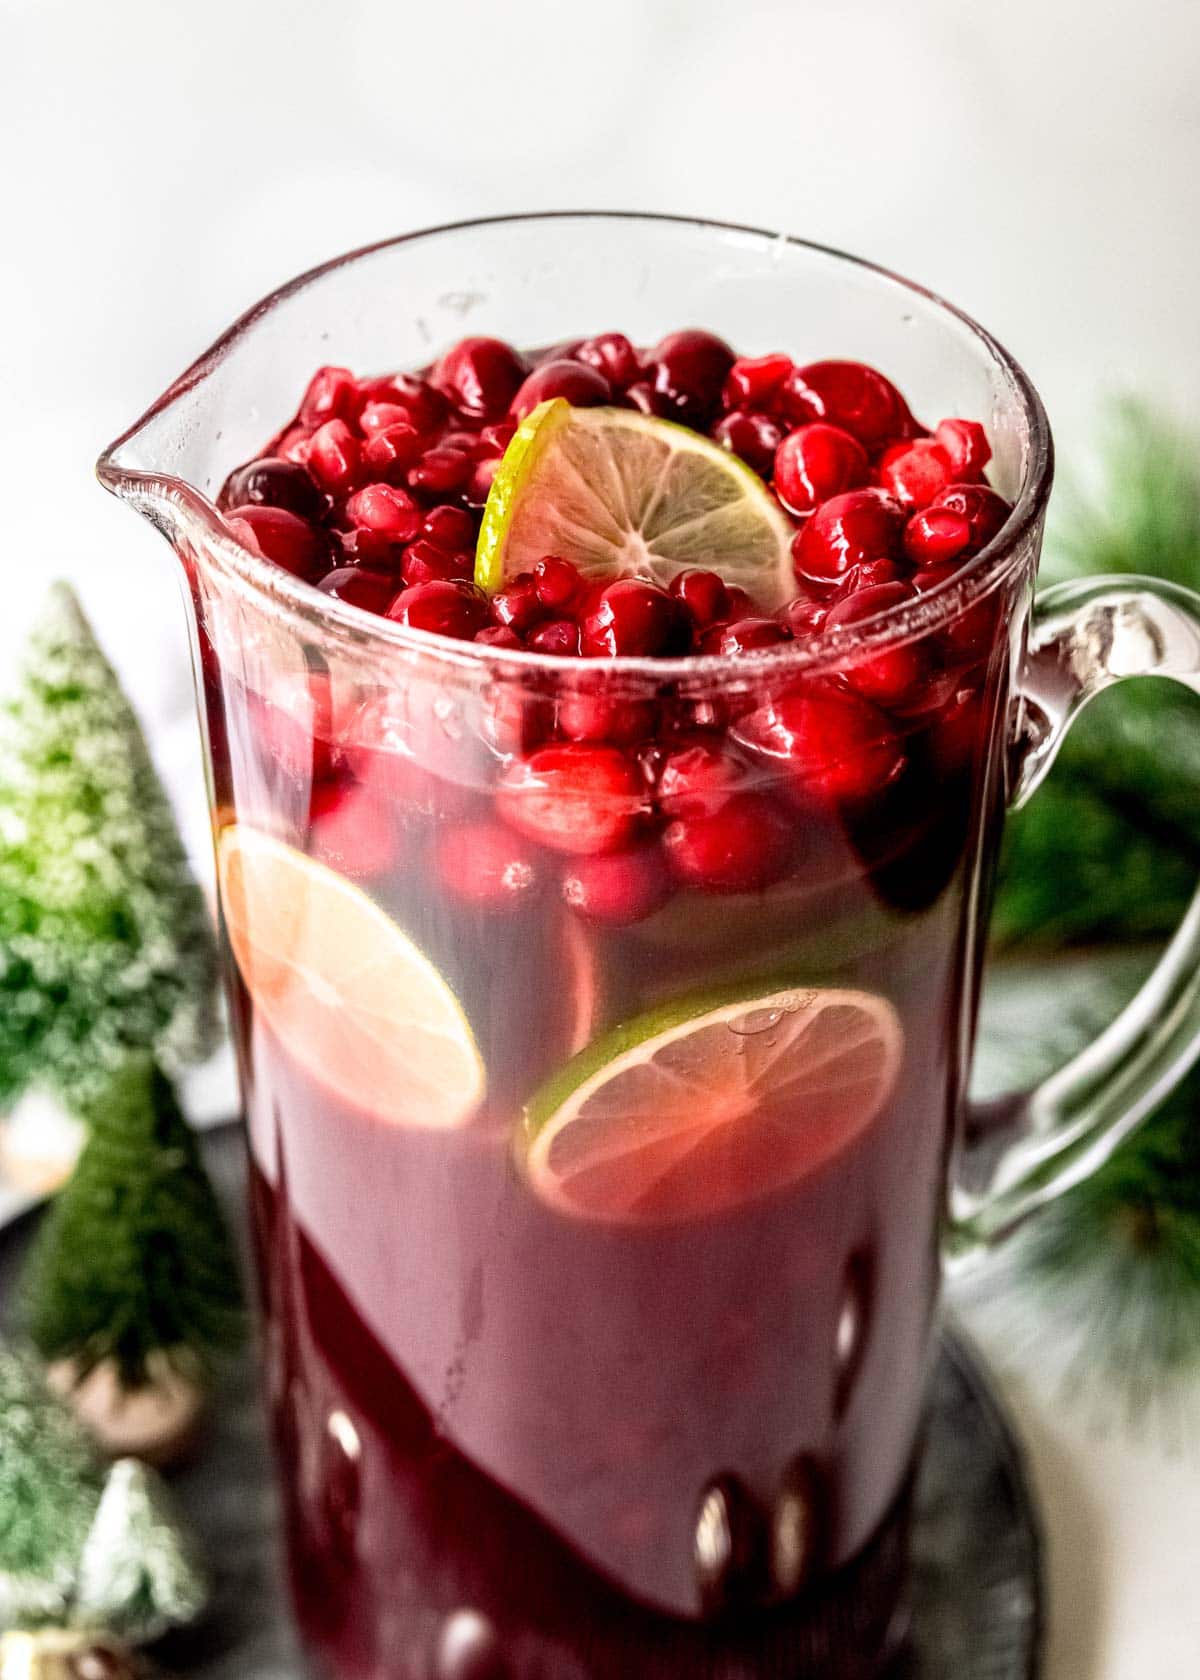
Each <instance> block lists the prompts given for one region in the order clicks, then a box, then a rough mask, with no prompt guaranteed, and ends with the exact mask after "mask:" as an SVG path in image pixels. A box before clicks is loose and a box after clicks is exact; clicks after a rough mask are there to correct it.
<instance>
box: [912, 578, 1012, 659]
mask: <svg viewBox="0 0 1200 1680" xmlns="http://www.w3.org/2000/svg"><path fill="white" fill-rule="evenodd" d="M957 575H958V566H957V564H951V565H945V566H922V567H921V569H920V571H918V572H914V574H913V579H912V586H913V588H914V589H915V590H916V591H917V593H918V594H919V595H927V594H928V593H929V592H930V590H933V589H938V588H940V586H941V585H942V584H944V583H949V582H950V581H951V579H953V578H954V577H956V576H957ZM999 616H1000V603H999V599H998V597H997V596H996V595H995V593H993V594H992V595H989V596H985V597H984V599H983V600H981V601H975V602H973V603H972V604H971V605H970V606H966V607H963V608H961V609H960V610H959V611H958V612H957V613H955V615H954V617H953V618H951V619H949V620H948V621H947V623H946V624H945V625H943V626H942V628H941V631H940V635H941V639H942V641H943V643H944V644H945V647H946V650H947V652H948V653H949V655H950V656H951V657H952V658H954V659H957V660H963V659H966V660H973V659H979V658H982V656H983V655H984V654H985V653H987V652H988V651H989V649H990V648H991V646H992V643H993V642H994V641H995V637H996V630H997V625H998V621H999Z"/></svg>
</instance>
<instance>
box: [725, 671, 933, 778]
mask: <svg viewBox="0 0 1200 1680" xmlns="http://www.w3.org/2000/svg"><path fill="white" fill-rule="evenodd" d="M738 738H739V739H740V740H741V741H742V742H743V744H744V745H746V746H747V747H749V748H751V749H753V750H754V751H756V752H759V753H762V754H764V755H765V756H766V757H767V758H769V759H771V760H774V761H775V762H777V763H778V765H779V767H780V769H781V770H783V771H785V772H786V773H787V774H788V776H789V777H790V778H791V779H792V783H793V786H794V788H795V790H796V792H797V793H798V794H800V795H801V796H802V797H811V798H814V799H816V800H818V801H820V802H822V803H825V802H840V801H842V800H858V799H863V798H866V797H868V796H869V795H871V794H874V793H878V792H880V791H881V790H882V789H883V788H885V787H887V786H888V784H889V783H891V782H893V781H895V780H896V778H897V777H898V776H899V774H900V772H901V770H902V769H903V768H904V762H905V759H904V750H903V747H902V745H901V742H900V739H899V737H898V735H897V733H896V731H895V729H894V728H893V727H892V725H891V723H889V721H888V719H887V718H886V717H885V716H884V714H883V713H882V712H881V711H879V710H877V708H876V707H875V706H873V705H871V704H870V702H869V701H867V700H864V699H862V698H861V697H860V696H859V695H857V694H849V693H844V692H840V691H838V690H836V689H832V688H828V687H825V686H823V685H822V686H819V685H817V684H810V685H808V686H807V687H803V688H798V689H795V690H793V691H792V692H791V693H790V694H785V695H782V696H780V697H779V698H778V699H776V700H773V701H770V702H768V703H767V704H766V705H765V706H762V707H760V708H759V709H758V710H757V711H755V712H751V713H750V714H749V716H747V717H744V718H742V719H741V721H740V723H739V724H738Z"/></svg>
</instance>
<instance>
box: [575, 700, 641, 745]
mask: <svg viewBox="0 0 1200 1680" xmlns="http://www.w3.org/2000/svg"><path fill="white" fill-rule="evenodd" d="M654 721H655V709H654V707H653V706H652V705H651V704H650V703H649V702H648V701H645V700H634V699H632V698H627V697H625V696H623V695H613V694H610V693H607V692H605V691H603V690H600V689H595V690H592V689H586V688H580V689H572V690H570V691H569V692H567V693H564V694H563V695H562V696H561V698H560V699H559V702H558V727H559V730H560V732H561V733H562V734H563V735H565V736H566V737H567V739H568V740H569V741H608V742H610V743H611V744H612V745H613V746H615V747H623V746H629V745H631V744H632V743H633V742H634V741H644V740H645V738H646V736H647V735H649V734H650V733H651V731H652V730H653V728H654Z"/></svg>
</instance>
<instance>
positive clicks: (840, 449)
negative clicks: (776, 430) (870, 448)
mask: <svg viewBox="0 0 1200 1680" xmlns="http://www.w3.org/2000/svg"><path fill="white" fill-rule="evenodd" d="M869 473H870V464H869V462H868V461H867V452H866V450H865V449H864V448H863V446H862V444H861V443H859V441H858V439H857V438H855V437H851V435H850V433H849V432H846V431H843V430H842V428H841V427H840V426H829V425H826V424H825V422H824V421H820V420H818V421H815V422H814V423H813V424H812V425H809V426H801V427H800V428H799V430H798V431H795V432H792V433H791V435H790V436H788V437H786V438H784V440H783V442H782V443H781V444H780V445H779V448H778V450H777V451H776V454H775V464H774V485H775V493H776V495H777V496H778V497H779V499H780V501H781V502H782V503H783V505H784V507H786V508H788V509H790V511H791V512H792V513H799V514H804V513H811V512H812V511H813V509H814V508H816V507H818V506H819V505H820V503H821V502H825V501H828V500H829V498H830V496H838V495H840V494H841V493H842V492H843V491H844V490H855V489H857V488H858V486H859V485H860V484H865V483H866V482H867V478H868V475H869Z"/></svg>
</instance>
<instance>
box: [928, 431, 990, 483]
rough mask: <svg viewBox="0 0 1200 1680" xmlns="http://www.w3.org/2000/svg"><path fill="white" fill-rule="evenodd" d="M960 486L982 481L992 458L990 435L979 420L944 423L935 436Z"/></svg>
mask: <svg viewBox="0 0 1200 1680" xmlns="http://www.w3.org/2000/svg"><path fill="white" fill-rule="evenodd" d="M934 436H935V437H936V439H937V441H938V444H939V445H940V447H941V448H942V449H943V450H944V451H945V454H946V458H947V460H948V461H949V462H950V467H951V471H952V473H953V475H954V478H955V480H956V481H957V482H959V483H964V482H969V481H970V480H972V479H977V478H982V476H983V469H984V468H985V467H986V466H987V464H988V462H989V461H990V460H991V458H992V446H991V444H990V443H989V442H988V440H987V433H986V432H985V431H984V429H983V427H982V426H981V425H980V424H979V422H978V421H977V420H941V421H939V422H938V427H937V431H936V432H935V433H934Z"/></svg>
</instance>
